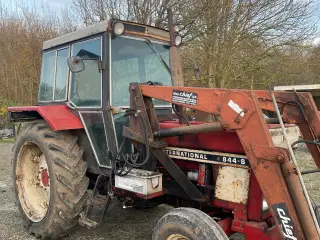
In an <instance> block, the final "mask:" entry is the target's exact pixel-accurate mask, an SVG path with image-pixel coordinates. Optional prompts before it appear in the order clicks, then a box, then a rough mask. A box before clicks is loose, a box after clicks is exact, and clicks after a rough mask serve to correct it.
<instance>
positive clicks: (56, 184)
mask: <svg viewBox="0 0 320 240" xmlns="http://www.w3.org/2000/svg"><path fill="white" fill-rule="evenodd" d="M77 140H78V138H77V136H75V135H72V134H71V133H69V132H66V131H58V132H54V131H52V130H51V128H50V127H49V126H48V124H47V123H46V122H44V121H35V122H31V123H27V124H25V125H24V126H23V128H22V130H21V133H20V134H19V136H18V138H17V141H16V144H15V147H14V149H13V151H14V158H13V189H14V195H15V200H16V204H17V206H18V208H19V211H20V214H21V216H22V218H23V220H24V223H25V226H26V227H27V229H28V231H29V232H30V233H31V234H33V235H35V236H36V237H38V238H39V237H41V238H43V239H46V238H53V239H58V238H60V237H62V236H64V235H66V234H68V233H69V232H70V231H71V230H72V229H73V228H74V227H76V226H77V224H78V216H79V214H80V212H81V211H82V210H83V208H84V206H85V203H86V200H87V198H88V192H87V188H88V184H89V179H88V178H87V177H86V170H87V164H86V162H85V161H84V160H83V158H82V154H83V150H82V149H80V147H79V146H78V144H77ZM38 159H40V160H38ZM43 159H45V160H43ZM43 161H45V162H46V164H45V165H44V164H43ZM39 162H40V163H39ZM41 164H42V165H41ZM41 166H42V167H41ZM43 166H45V167H47V170H46V171H47V172H48V173H47V175H48V176H47V178H42V176H45V174H43V172H41V171H43V170H42V169H43V168H44V167H43ZM37 167H39V169H41V170H38V169H37ZM30 168H32V169H30ZM38 171H39V172H38ZM37 174H38V175H37ZM39 174H40V175H39ZM45 180H46V181H45ZM39 186H40V187H41V188H42V189H40V190H39ZM44 188H45V190H43V189H44ZM46 191H47V192H48V193H47V195H48V198H47V200H45V198H43V199H44V203H43V204H42V203H41V200H42V198H41V197H42V196H44V195H46ZM47 195H46V196H47ZM34 199H35V200H36V201H35V200H34ZM37 201H38V204H37ZM35 202H36V203H35ZM39 205H41V208H39Z"/></svg>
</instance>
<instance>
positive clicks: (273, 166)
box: [130, 84, 320, 239]
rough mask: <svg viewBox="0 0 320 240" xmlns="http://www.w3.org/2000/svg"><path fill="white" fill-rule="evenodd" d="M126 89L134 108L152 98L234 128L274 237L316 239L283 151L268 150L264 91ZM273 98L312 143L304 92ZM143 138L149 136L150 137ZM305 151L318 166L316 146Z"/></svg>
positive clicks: (318, 121) (315, 120) (315, 117)
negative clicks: (268, 214) (267, 209)
mask: <svg viewBox="0 0 320 240" xmlns="http://www.w3.org/2000/svg"><path fill="white" fill-rule="evenodd" d="M137 88H139V89H137ZM130 91H131V101H132V102H133V103H135V104H134V105H137V106H141V100H146V99H150V98H156V99H159V100H163V101H166V102H170V103H174V104H176V105H180V106H186V107H189V108H192V109H196V110H200V111H203V112H207V113H211V114H214V115H215V116H216V117H218V118H219V119H220V120H219V122H220V124H221V127H222V128H223V129H225V130H235V131H236V132H237V135H238V137H239V139H240V141H241V144H242V146H243V149H244V150H245V153H246V155H247V157H248V159H249V162H250V165H251V169H252V171H253V172H254V174H255V176H256V178H257V180H258V183H259V185H260V187H261V190H262V192H263V195H264V197H265V199H266V201H267V203H268V205H269V206H270V210H271V213H272V215H273V218H274V219H275V220H276V221H277V223H278V224H277V227H278V231H279V233H281V232H282V234H283V235H284V236H287V237H289V238H290V239H318V238H319V235H318V232H317V228H316V225H315V223H314V222H313V220H312V216H311V212H310V210H309V207H308V204H307V201H306V198H305V197H304V195H303V191H302V188H301V186H300V183H299V180H298V177H297V174H296V172H295V167H294V165H293V164H292V163H291V162H290V157H289V154H288V152H287V150H286V149H281V148H276V147H275V146H274V144H273V142H272V139H271V136H270V134H269V132H268V128H267V124H266V122H265V119H264V117H263V113H262V109H267V110H270V111H274V107H273V105H272V102H271V96H270V93H269V92H267V91H249V90H226V89H205V88H192V87H164V86H148V85H138V84H132V85H131V87H130ZM137 91H138V92H140V91H141V94H142V96H137V95H136V92H137ZM133 92H135V94H133ZM133 96H134V97H133ZM275 96H276V99H277V101H278V103H279V106H280V107H285V112H284V119H285V121H288V122H292V121H294V122H296V123H297V124H298V126H299V127H300V130H301V132H302V134H303V136H304V137H305V138H307V139H310V140H315V139H316V138H317V136H319V135H320V117H319V113H318V111H317V110H316V108H315V104H314V102H313V100H311V99H310V96H309V95H308V94H305V93H303V94H301V93H299V94H297V93H294V92H278V93H275ZM294 102H295V103H294ZM297 106H298V107H299V108H300V110H301V111H300V112H299V113H300V114H292V110H295V111H296V110H297ZM146 109H147V110H146V111H147V113H145V116H148V118H149V123H151V124H150V125H149V127H150V128H151V129H152V131H157V130H158V129H159V127H158V122H157V119H156V118H155V116H154V114H152V112H153V110H152V106H150V104H149V106H148V107H147V108H146ZM302 110H303V111H302ZM290 111H291V112H290ZM142 112H143V111H142ZM191 129H192V127H191V126H190V130H191ZM149 137H150V138H153V136H152V135H151V136H149ZM310 149H311V150H312V155H313V157H314V160H315V162H316V164H317V166H318V167H319V166H320V161H319V160H320V158H319V156H320V152H319V148H318V147H313V148H310ZM292 186H294V187H292ZM297 203H299V204H297ZM283 221H286V224H283V223H284V222H283ZM280 226H282V229H281V227H280Z"/></svg>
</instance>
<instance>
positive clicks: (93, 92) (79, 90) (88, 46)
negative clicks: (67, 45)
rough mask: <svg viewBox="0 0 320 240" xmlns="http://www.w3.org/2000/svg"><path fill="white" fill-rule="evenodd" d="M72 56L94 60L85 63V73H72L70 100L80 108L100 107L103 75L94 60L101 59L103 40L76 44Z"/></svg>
mask: <svg viewBox="0 0 320 240" xmlns="http://www.w3.org/2000/svg"><path fill="white" fill-rule="evenodd" d="M71 55H72V56H79V57H83V58H86V59H88V58H91V59H92V60H84V61H83V62H84V65H85V70H84V71H82V72H78V73H72V79H71V83H70V84H71V85H70V100H71V101H72V102H73V103H74V104H75V105H76V106H78V107H100V106H101V73H99V67H98V61H96V60H94V59H97V58H98V59H99V58H100V59H101V38H98V39H94V40H89V41H85V42H80V43H76V44H74V45H73V47H72V54H71Z"/></svg>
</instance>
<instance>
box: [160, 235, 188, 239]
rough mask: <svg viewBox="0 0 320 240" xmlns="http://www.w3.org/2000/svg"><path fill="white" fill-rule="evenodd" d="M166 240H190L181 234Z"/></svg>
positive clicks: (170, 236)
mask: <svg viewBox="0 0 320 240" xmlns="http://www.w3.org/2000/svg"><path fill="white" fill-rule="evenodd" d="M166 240H189V239H188V238H187V237H185V236H183V235H181V234H171V235H169V236H168V237H167V239H166Z"/></svg>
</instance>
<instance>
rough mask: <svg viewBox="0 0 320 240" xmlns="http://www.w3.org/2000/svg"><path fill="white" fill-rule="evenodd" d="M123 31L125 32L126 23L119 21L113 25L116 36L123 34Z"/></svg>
mask: <svg viewBox="0 0 320 240" xmlns="http://www.w3.org/2000/svg"><path fill="white" fill-rule="evenodd" d="M123 32H124V24H123V23H121V22H117V23H116V24H115V25H114V27H113V33H114V34H115V35H116V36H120V35H122V34H123Z"/></svg>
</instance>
